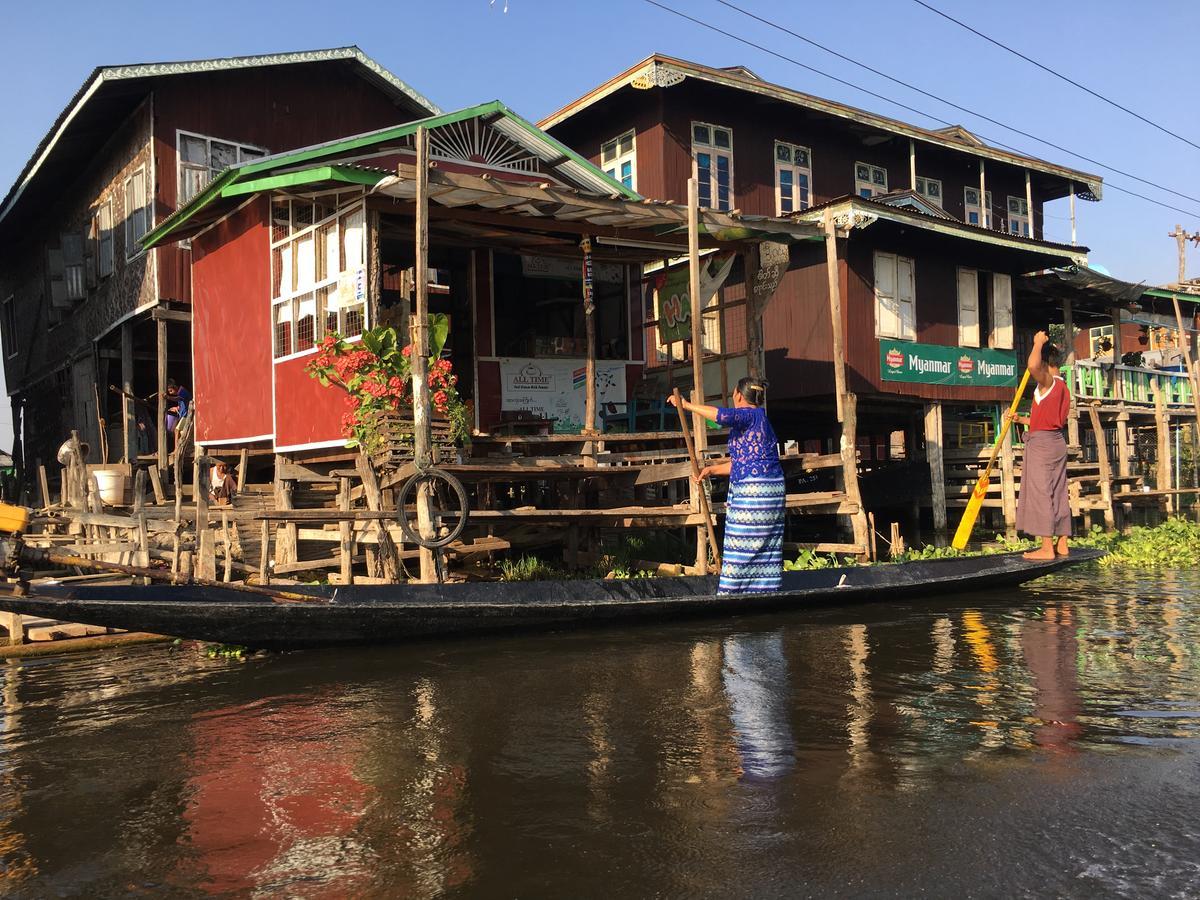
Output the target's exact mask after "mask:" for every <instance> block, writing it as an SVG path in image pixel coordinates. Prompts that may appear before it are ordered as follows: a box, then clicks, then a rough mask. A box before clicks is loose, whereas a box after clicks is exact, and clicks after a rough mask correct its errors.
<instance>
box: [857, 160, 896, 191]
mask: <svg viewBox="0 0 1200 900" xmlns="http://www.w3.org/2000/svg"><path fill="white" fill-rule="evenodd" d="M887 192H888V182H887V169H881V168H880V167H879V166H873V165H871V164H870V163H862V162H856V163H855V164H854V193H856V194H858V196H860V197H866V198H867V199H868V200H870V199H871V198H872V197H877V196H878V195H880V194H886V193H887Z"/></svg>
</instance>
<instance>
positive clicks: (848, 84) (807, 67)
mask: <svg viewBox="0 0 1200 900" xmlns="http://www.w3.org/2000/svg"><path fill="white" fill-rule="evenodd" d="M643 2H645V3H648V4H650V5H651V6H654V7H657V8H658V9H661V10H663V11H664V12H669V13H671V14H672V15H674V16H678V17H679V18H681V19H686V20H687V21H689V22H691V23H693V24H695V25H699V26H700V27H701V28H706V29H708V30H709V31H713V32H716V33H717V34H720V35H722V36H724V37H727V38H729V39H731V40H734V41H737V42H738V43H740V44H745V45H746V46H747V47H753V48H754V49H756V50H760V51H762V52H763V53H766V54H767V55H769V56H773V57H775V58H776V59H780V60H783V61H784V62H787V63H791V64H792V65H794V66H799V67H800V68H802V69H805V70H807V71H809V72H813V73H815V74H817V75H820V76H822V77H824V78H828V79H830V80H831V81H834V82H837V83H838V84H841V85H845V86H846V87H849V88H852V89H854V90H856V91H860V92H862V93H864V94H866V95H867V96H869V97H874V98H876V99H877V100H882V101H884V102H885V103H890V104H892V105H893V106H898V107H899V108H901V109H904V110H907V111H908V112H911V113H915V114H916V115H918V116H922V117H924V118H927V119H931V120H933V121H934V122H938V123H940V124H942V125H946V126H953V125H954V124H955V123H953V122H949V121H947V120H945V119H942V118H940V117H938V116H935V115H933V114H932V113H928V112H925V111H923V110H920V109H917V108H915V107H912V106H908V105H907V104H905V103H901V102H900V101H899V100H894V99H892V98H891V97H885V96H884V95H883V94H879V93H876V92H875V91H872V90H870V89H868V88H865V87H862V86H861V85H858V84H854V83H853V82H851V81H846V80H845V79H843V78H839V77H837V76H836V75H830V74H829V73H828V72H823V71H821V70H820V69H818V68H816V67H815V66H810V65H808V64H806V63H802V62H800V60H798V59H795V58H794V57H791V56H787V55H786V54H783V53H779V52H778V51H776V50H772V49H771V48H769V47H764V46H763V45H762V44H758V43H755V42H754V41H751V40H749V39H747V38H744V37H739V36H738V35H736V34H732V33H731V32H728V31H725V30H724V29H722V28H718V27H717V26H715V25H711V24H709V23H708V22H705V21H703V20H701V19H697V18H695V17H694V16H689V15H688V14H687V13H684V12H680V11H679V10H677V9H673V8H671V7H669V6H666V5H665V4H662V3H659V2H658V0H643ZM885 77H886V76H885ZM939 99H940V98H939ZM942 102H947V101H942ZM950 105H953V104H950ZM972 115H976V114H975V113H972ZM981 118H982V117H981ZM1002 127H1007V126H1002ZM1014 130H1015V129H1014ZM980 137H981V138H986V140H987V141H988V142H989V143H991V144H992V145H994V146H997V147H1003V148H1005V149H1007V150H1011V151H1013V152H1014V153H1018V154H1021V155H1023V156H1024V155H1027V154H1026V153H1025V152H1024V151H1023V150H1021V149H1019V148H1017V147H1013V146H1012V145H1011V144H1006V143H1004V142H1003V141H999V140H996V139H994V138H991V137H988V136H986V135H982V134H981V135H980ZM1033 140H1036V141H1039V142H1040V143H1045V144H1047V146H1051V147H1055V148H1056V149H1060V150H1061V151H1062V152H1063V153H1067V154H1070V155H1071V156H1075V157H1077V158H1079V159H1083V160H1087V161H1088V162H1090V163H1092V164H1093V165H1097V166H1100V167H1101V168H1103V169H1108V170H1109V171H1110V172H1117V173H1118V174H1120V175H1126V176H1127V177H1129V178H1133V179H1134V180H1135V181H1141V182H1143V183H1145V184H1148V185H1149V186H1150V187H1153V188H1157V189H1158V190H1161V191H1165V192H1166V193H1168V194H1174V195H1176V196H1178V197H1182V198H1183V199H1185V200H1191V201H1193V202H1200V200H1197V198H1195V197H1191V196H1189V195H1187V194H1183V193H1180V192H1179V191H1176V190H1173V189H1172V188H1168V187H1165V186H1163V185H1160V184H1156V183H1155V182H1152V181H1147V180H1146V179H1144V178H1140V177H1138V176H1136V175H1131V174H1129V173H1127V172H1124V171H1123V170H1121V169H1117V168H1114V167H1112V166H1108V165H1105V164H1104V163H1101V162H1099V161H1096V160H1092V159H1089V158H1088V157H1086V156H1083V155H1081V154H1078V153H1074V152H1073V151H1071V150H1067V149H1066V148H1060V147H1058V146H1057V145H1056V144H1051V143H1050V142H1048V141H1042V140H1041V139H1040V138H1036V137H1035V138H1033ZM1105 183H1106V184H1107V185H1108V187H1110V188H1112V189H1113V190H1115V191H1120V192H1121V193H1123V194H1129V195H1131V196H1133V197H1137V198H1139V199H1141V200H1145V201H1146V202H1148V203H1153V204H1155V205H1156V206H1161V207H1163V208H1164V209H1170V210H1173V211H1174V212H1178V213H1182V214H1183V215H1187V216H1197V217H1200V213H1197V212H1196V211H1194V210H1186V209H1181V208H1179V207H1178V206H1172V205H1171V204H1169V203H1164V202H1162V201H1161V200H1155V199H1153V198H1151V197H1147V196H1146V195H1145V194H1139V193H1138V192H1137V191H1133V190H1130V189H1129V188H1123V187H1120V186H1119V185H1116V184H1113V183H1112V182H1111V181H1109V182H1105Z"/></svg>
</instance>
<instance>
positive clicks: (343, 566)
mask: <svg viewBox="0 0 1200 900" xmlns="http://www.w3.org/2000/svg"><path fill="white" fill-rule="evenodd" d="M338 509H340V510H341V511H342V512H350V479H349V478H347V477H345V476H343V477H341V478H339V479H338ZM338 557H339V560H340V571H339V573H338V574H339V580H340V581H341V583H342V584H354V523H353V522H349V521H346V522H339V523H338Z"/></svg>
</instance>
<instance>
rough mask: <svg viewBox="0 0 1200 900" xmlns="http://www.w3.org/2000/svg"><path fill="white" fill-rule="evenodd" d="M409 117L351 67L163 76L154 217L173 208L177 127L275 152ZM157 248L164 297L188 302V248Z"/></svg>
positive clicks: (158, 93)
mask: <svg viewBox="0 0 1200 900" xmlns="http://www.w3.org/2000/svg"><path fill="white" fill-rule="evenodd" d="M412 119H413V114H412V113H411V112H408V111H407V110H406V109H404V108H401V107H398V106H396V104H395V103H394V102H393V100H392V99H391V98H390V97H389V96H388V95H387V94H384V93H383V92H382V91H380V90H379V89H378V88H375V87H372V86H371V85H370V84H368V83H367V82H366V81H365V80H363V79H362V78H361V77H359V76H358V75H356V74H355V73H354V72H353V71H352V69H351V67H350V66H349V65H346V66H341V65H331V64H328V63H319V64H300V65H289V66H282V67H275V68H263V69H248V70H233V71H228V72H206V73H198V74H195V75H181V76H175V77H172V78H169V79H165V80H163V81H162V82H161V84H160V85H159V86H158V87H157V88H156V90H155V93H154V163H155V171H156V174H157V185H156V188H155V197H154V199H155V210H154V220H155V222H161V221H162V220H163V219H164V218H166V217H167V216H168V215H170V214H171V213H172V212H174V211H175V208H176V199H177V190H178V177H177V166H176V160H177V153H178V148H177V145H176V132H177V131H179V130H181V131H189V132H192V133H195V134H201V135H205V136H207V137H214V138H220V139H223V140H228V141H237V142H239V143H244V144H253V145H255V146H258V147H264V148H266V149H267V150H268V151H269V152H271V153H278V152H280V151H284V150H291V149H295V148H297V147H304V146H307V145H309V144H316V143H320V142H322V141H328V140H333V139H334V138H339V137H345V136H347V135H351V134H358V133H360V132H364V131H371V130H373V129H376V128H384V127H387V126H389V125H397V124H400V123H403V122H407V121H411V120H412ZM157 253H158V266H159V296H160V297H162V298H163V299H167V300H178V301H185V302H186V301H189V300H190V299H191V284H190V277H189V270H190V264H191V260H190V255H189V253H188V251H187V250H186V249H185V248H181V247H178V246H167V247H162V248H160V249H159V250H158V251H157Z"/></svg>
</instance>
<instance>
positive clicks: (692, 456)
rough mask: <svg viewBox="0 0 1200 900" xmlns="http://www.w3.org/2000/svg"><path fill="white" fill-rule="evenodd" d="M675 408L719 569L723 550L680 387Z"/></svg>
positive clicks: (709, 541)
mask: <svg viewBox="0 0 1200 900" xmlns="http://www.w3.org/2000/svg"><path fill="white" fill-rule="evenodd" d="M674 394H675V410H676V411H677V412H678V413H679V425H680V427H681V428H682V429H683V442H684V443H685V444H686V445H687V452H688V459H689V460H691V462H692V478H693V480H694V481H695V482H696V489H697V491H698V492H699V494H700V512H701V513H703V514H704V528H705V530H706V531H707V532H708V546H709V547H711V548H712V555H713V559H715V560H716V561H717V569H718V571H719V570H720V568H721V551H720V550H718V549H717V547H718V544H717V533H716V530H715V529H714V528H713V515H712V510H711V509H710V508H709V505H708V494H707V492H706V491H705V490H704V484H703V483H702V482H701V481H700V461H699V460H698V459H697V458H696V446H695V444H693V443H692V432H691V423H690V422H688V420H687V414H686V413H685V412H684V411H683V397H681V396H680V394H679V388H675V391H674Z"/></svg>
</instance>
